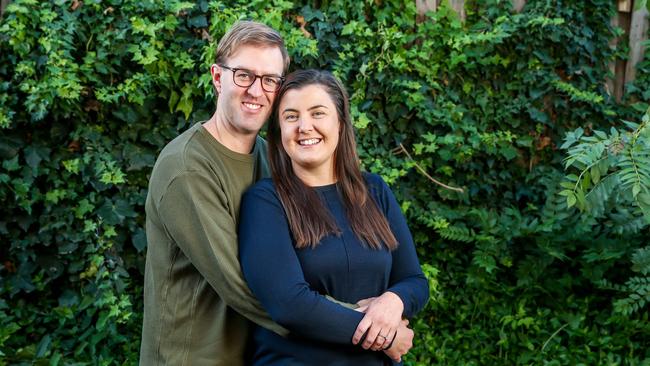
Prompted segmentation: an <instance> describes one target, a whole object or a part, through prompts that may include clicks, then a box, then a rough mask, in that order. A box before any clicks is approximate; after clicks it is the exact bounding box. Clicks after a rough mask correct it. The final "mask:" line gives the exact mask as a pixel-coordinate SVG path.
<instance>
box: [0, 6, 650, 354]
mask: <svg viewBox="0 0 650 366" xmlns="http://www.w3.org/2000/svg"><path fill="white" fill-rule="evenodd" d="M466 11H467V19H466V21H465V22H464V23H462V22H460V20H459V19H458V17H457V16H456V13H454V12H453V11H451V10H449V9H448V8H447V7H446V6H443V7H442V8H440V9H439V10H438V11H437V12H436V13H430V14H428V16H427V18H426V19H424V21H423V22H421V23H416V16H417V12H416V8H415V1H406V2H405V1H402V0H399V1H398V0H362V1H360V0H333V1H327V0H322V1H298V0H296V1H283V0H276V1H210V2H208V1H205V0H203V1H197V2H181V1H175V0H167V1H164V2H163V1H146V0H143V1H135V0H105V1H99V0H87V1H83V2H81V1H72V2H70V1H63V0H52V1H37V0H17V1H12V3H11V4H10V5H9V6H8V7H7V9H6V12H5V14H4V17H3V19H2V20H1V21H0V131H1V132H0V162H1V167H0V202H2V210H1V211H0V212H1V213H0V243H2V244H1V245H0V262H1V263H0V264H1V266H0V365H16V364H18V365H20V364H24V365H32V364H36V365H95V364H97V365H114V364H124V365H131V364H135V363H137V354H138V350H139V337H140V325H141V320H142V281H143V268H144V266H143V264H144V258H145V255H144V253H145V250H146V240H145V234H144V231H143V227H144V208H143V205H144V200H145V197H146V192H147V191H146V190H147V181H148V176H149V173H150V171H151V168H152V165H153V163H154V160H155V157H156V156H157V154H158V152H159V151H160V149H161V148H162V147H163V146H164V145H165V143H166V142H167V141H169V140H171V139H172V138H173V137H175V136H176V135H177V134H179V133H180V132H181V131H183V130H185V129H187V128H188V127H189V126H190V125H191V124H192V123H193V122H194V121H198V120H201V119H203V118H206V117H207V116H209V115H210V114H211V113H212V109H213V107H214V95H213V92H212V89H211V84H210V78H209V73H208V65H209V64H210V63H211V62H212V60H213V55H214V51H215V47H216V44H215V43H216V40H218V39H219V38H220V37H221V35H222V34H223V33H224V31H225V30H226V29H227V28H228V27H229V26H230V25H231V24H232V23H233V22H234V21H235V20H237V19H241V18H247V19H256V20H260V21H263V22H265V23H267V24H269V25H271V26H273V27H274V28H276V29H278V30H279V31H280V32H281V33H282V34H283V36H284V37H285V39H286V42H287V45H288V48H289V51H290V54H291V57H292V61H293V62H292V68H306V67H317V68H326V69H329V70H332V71H334V73H335V74H336V75H338V76H339V77H340V78H341V79H342V80H343V81H344V83H345V84H346V85H347V87H348V90H349V91H350V94H351V101H352V105H353V108H352V109H353V117H354V120H355V126H356V127H357V132H358V140H359V145H360V146H359V149H360V154H361V157H362V160H363V165H364V167H365V169H367V170H370V171H373V172H376V173H379V174H381V175H382V176H383V177H384V178H385V179H386V180H387V181H388V182H389V184H390V185H391V187H392V188H393V189H394V191H395V193H396V195H397V197H398V199H399V201H400V202H401V203H402V208H403V210H404V211H405V213H406V216H407V218H408V220H409V223H410V226H411V229H412V232H413V234H414V237H415V239H416V242H417V246H418V252H419V256H420V259H421V261H422V264H423V268H424V270H425V273H426V274H427V276H428V278H429V280H430V285H431V300H430V302H429V304H428V305H427V308H426V309H425V311H423V313H422V314H421V315H420V316H419V318H417V319H416V320H414V321H413V322H412V324H413V326H414V328H415V330H416V340H415V346H414V348H413V349H412V351H411V353H410V354H409V355H408V357H407V358H406V363H407V364H409V365H519V364H522V365H649V364H650V322H649V321H648V311H647V306H646V307H645V308H644V304H645V303H644V304H641V303H639V302H637V308H636V309H634V308H630V309H620V308H619V307H615V306H614V305H613V304H614V302H615V301H616V300H617V299H619V298H621V297H625V296H627V295H628V294H627V293H620V291H619V290H620V287H616V285H617V284H623V283H625V281H626V280H627V279H628V278H630V276H632V275H633V274H634V273H635V271H636V270H635V269H634V268H636V269H638V268H645V270H648V268H650V255H646V256H645V257H643V258H642V257H638V256H637V257H634V258H636V262H633V256H632V255H633V253H638V250H640V248H643V247H644V246H646V245H648V237H649V235H648V230H647V226H645V227H644V226H637V227H627V228H626V227H625V226H624V225H623V224H624V223H625V222H626V217H625V216H620V215H619V216H615V215H614V216H611V215H609V216H608V215H600V216H598V217H595V216H592V215H588V214H583V215H581V214H579V212H578V211H577V210H576V208H574V207H573V208H568V207H567V198H566V197H565V196H561V195H559V194H558V193H559V192H560V191H561V190H562V187H561V186H560V185H559V183H560V182H561V181H562V179H563V177H564V171H563V164H562V159H563V158H564V152H563V151H562V150H560V149H559V145H561V144H562V140H563V138H564V136H565V134H566V133H567V132H570V131H573V130H575V129H576V128H578V127H582V128H583V129H584V130H585V131H586V133H587V134H588V133H589V131H591V130H593V129H594V128H601V129H604V130H609V128H610V127H611V126H620V125H621V120H623V119H626V120H631V121H635V120H636V121H639V120H640V118H641V115H642V114H643V112H644V111H645V110H646V109H647V107H648V104H647V102H648V100H650V80H649V77H648V71H649V70H650V64H649V63H648V61H645V62H642V63H641V64H640V65H639V70H638V72H637V75H638V79H637V81H636V82H635V83H634V84H630V85H628V88H627V93H626V95H625V97H624V100H623V101H622V102H621V103H616V102H615V101H614V100H612V98H610V96H609V95H608V94H607V93H606V91H605V89H604V85H605V82H604V81H605V79H606V77H607V75H608V65H609V63H610V62H611V61H612V60H614V59H615V58H617V57H623V56H624V55H625V54H626V48H625V45H623V44H621V45H620V46H619V48H616V49H612V48H610V47H609V42H610V41H611V40H612V38H614V37H615V36H617V35H620V31H618V30H616V29H613V28H611V26H610V18H611V17H612V16H613V15H614V14H615V9H614V4H613V2H612V1H605V0H590V1H545V0H544V1H542V0H539V1H528V2H527V4H526V7H525V8H524V10H523V12H522V13H519V14H515V13H513V12H512V10H511V2H510V1H499V0H473V1H469V0H468V1H466ZM646 60H648V57H646ZM424 172H426V174H428V175H429V176H430V177H427V176H426V175H425V174H424ZM430 178H433V179H435V180H438V181H440V182H442V183H445V184H447V185H449V186H451V187H457V188H460V190H462V192H461V191H460V190H454V189H449V188H445V187H443V186H441V185H439V184H436V183H434V182H433V180H432V179H430ZM617 218H618V219H617ZM617 220H619V221H617ZM644 258H645V259H644ZM644 261H645V262H644ZM635 266H636V267H635ZM639 266H641V267H639ZM636 272H638V271H636ZM646 273H647V272H646ZM648 300H650V299H648Z"/></svg>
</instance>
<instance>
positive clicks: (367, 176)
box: [362, 172, 388, 191]
mask: <svg viewBox="0 0 650 366" xmlns="http://www.w3.org/2000/svg"><path fill="white" fill-rule="evenodd" d="M362 174H363V179H364V180H365V181H366V185H367V186H368V188H370V189H375V190H379V191H383V190H385V189H388V185H387V184H386V182H385V181H384V179H383V178H382V177H381V176H380V175H379V174H375V173H369V172H362Z"/></svg>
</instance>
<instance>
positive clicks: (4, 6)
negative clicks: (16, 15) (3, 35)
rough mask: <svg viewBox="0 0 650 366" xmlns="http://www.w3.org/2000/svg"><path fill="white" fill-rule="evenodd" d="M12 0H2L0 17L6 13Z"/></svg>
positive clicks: (0, 2)
mask: <svg viewBox="0 0 650 366" xmlns="http://www.w3.org/2000/svg"><path fill="white" fill-rule="evenodd" d="M10 2H11V0H2V1H0V18H2V16H3V15H5V8H6V7H7V5H9V3H10Z"/></svg>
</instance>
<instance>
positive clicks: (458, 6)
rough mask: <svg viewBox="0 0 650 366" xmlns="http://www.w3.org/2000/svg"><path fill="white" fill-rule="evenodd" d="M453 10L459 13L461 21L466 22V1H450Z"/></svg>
mask: <svg viewBox="0 0 650 366" xmlns="http://www.w3.org/2000/svg"><path fill="white" fill-rule="evenodd" d="M449 4H450V5H451V8H452V9H454V10H455V11H456V13H458V15H459V16H460V20H462V21H465V18H466V17H467V14H466V13H465V0H449Z"/></svg>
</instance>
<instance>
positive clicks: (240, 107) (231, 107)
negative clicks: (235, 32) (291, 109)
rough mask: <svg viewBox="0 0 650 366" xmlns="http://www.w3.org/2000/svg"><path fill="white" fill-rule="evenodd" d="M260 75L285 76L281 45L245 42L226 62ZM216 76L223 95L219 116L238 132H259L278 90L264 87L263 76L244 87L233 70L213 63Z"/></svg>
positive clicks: (220, 99)
mask: <svg viewBox="0 0 650 366" xmlns="http://www.w3.org/2000/svg"><path fill="white" fill-rule="evenodd" d="M223 65H224V66H227V67H229V68H235V69H245V70H248V71H250V72H252V73H254V74H256V75H272V76H282V71H283V68H284V67H283V66H284V62H283V59H282V53H281V52H280V49H279V48H277V47H259V46H252V45H250V46H242V47H240V48H239V49H238V50H237V52H235V53H234V54H233V55H232V56H231V57H229V58H228V60H226V62H224V63H223ZM211 73H212V80H213V83H214V86H215V88H216V89H217V92H218V93H219V99H218V101H217V118H218V119H220V122H219V123H222V124H223V125H224V126H225V127H226V128H228V129H230V131H231V132H232V133H235V134H244V135H250V134H257V132H258V131H259V130H260V129H261V128H262V126H263V125H264V122H266V120H267V119H268V117H269V115H270V114H271V107H272V106H273V100H274V99H275V95H276V92H267V91H265V90H264V89H263V88H262V85H261V82H262V80H261V79H260V78H256V79H255V82H254V83H253V85H251V86H249V87H241V86H238V85H236V84H235V83H234V81H233V73H234V71H233V70H228V69H226V68H223V67H221V66H219V65H212V68H211Z"/></svg>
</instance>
